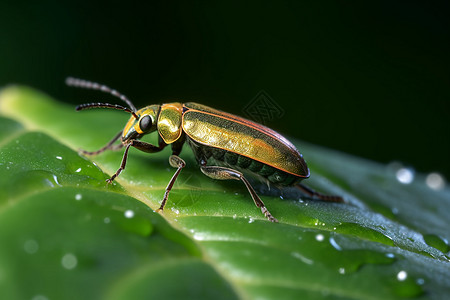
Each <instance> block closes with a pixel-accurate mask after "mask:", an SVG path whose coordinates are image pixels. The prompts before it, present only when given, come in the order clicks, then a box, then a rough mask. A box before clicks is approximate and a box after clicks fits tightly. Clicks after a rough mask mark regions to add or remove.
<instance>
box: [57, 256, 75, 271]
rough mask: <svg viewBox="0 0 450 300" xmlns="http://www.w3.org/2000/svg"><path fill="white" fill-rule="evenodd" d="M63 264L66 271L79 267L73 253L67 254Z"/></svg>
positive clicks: (63, 258) (62, 260)
mask: <svg viewBox="0 0 450 300" xmlns="http://www.w3.org/2000/svg"><path fill="white" fill-rule="evenodd" d="M61 264H62V266H63V268H64V269H67V270H72V269H74V268H75V267H76V266H77V264H78V260H77V257H76V256H75V255H73V254H72V253H67V254H65V255H64V256H63V257H62V259H61Z"/></svg>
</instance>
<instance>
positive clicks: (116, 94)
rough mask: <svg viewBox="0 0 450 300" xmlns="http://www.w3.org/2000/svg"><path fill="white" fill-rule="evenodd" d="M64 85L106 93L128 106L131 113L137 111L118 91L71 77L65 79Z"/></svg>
mask: <svg viewBox="0 0 450 300" xmlns="http://www.w3.org/2000/svg"><path fill="white" fill-rule="evenodd" d="M66 84H67V85H68V86H73V87H79V88H83V89H90V90H97V91H102V92H105V93H108V94H110V95H113V96H114V97H117V98H119V99H120V100H122V101H124V102H125V103H126V104H128V106H129V107H130V108H131V110H132V111H133V112H136V111H137V109H136V107H134V105H133V103H131V101H130V100H129V99H128V98H127V97H126V96H125V95H123V94H121V93H119V92H118V91H116V90H114V89H111V88H109V87H108V86H106V85H103V84H99V83H96V82H92V81H88V80H84V79H79V78H73V77H67V78H66Z"/></svg>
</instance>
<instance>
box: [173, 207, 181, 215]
mask: <svg viewBox="0 0 450 300" xmlns="http://www.w3.org/2000/svg"><path fill="white" fill-rule="evenodd" d="M171 210H172V211H173V212H174V213H175V214H176V215H179V214H180V210H179V209H176V208H173V207H172V208H171Z"/></svg>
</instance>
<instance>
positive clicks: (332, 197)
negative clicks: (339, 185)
mask: <svg viewBox="0 0 450 300" xmlns="http://www.w3.org/2000/svg"><path fill="white" fill-rule="evenodd" d="M295 187H296V188H298V189H299V190H301V191H302V192H303V193H304V194H306V195H307V196H308V197H310V198H311V199H316V200H322V201H327V202H341V203H342V202H344V199H343V198H342V197H341V196H335V195H325V194H322V193H319V192H316V191H315V190H313V189H312V188H309V187H307V186H305V185H303V184H301V183H297V184H295Z"/></svg>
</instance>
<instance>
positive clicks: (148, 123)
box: [122, 104, 161, 142]
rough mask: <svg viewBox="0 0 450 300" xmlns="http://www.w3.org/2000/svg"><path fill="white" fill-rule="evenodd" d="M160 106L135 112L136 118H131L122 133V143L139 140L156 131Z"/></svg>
mask: <svg viewBox="0 0 450 300" xmlns="http://www.w3.org/2000/svg"><path fill="white" fill-rule="evenodd" d="M160 107H161V106H160V105H157V104H155V105H149V106H146V107H144V108H141V109H140V110H138V111H136V116H137V118H136V117H135V116H131V117H130V119H129V120H128V123H127V124H126V125H125V128H124V129H123V133H122V142H125V141H129V140H133V139H140V138H141V137H142V136H144V135H145V134H148V133H151V132H153V131H155V130H156V128H157V127H156V122H157V120H158V114H159V110H160Z"/></svg>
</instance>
